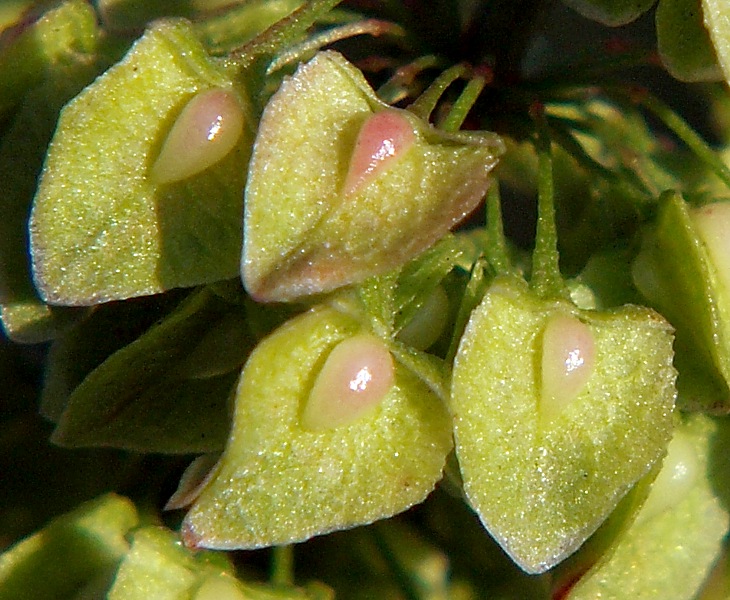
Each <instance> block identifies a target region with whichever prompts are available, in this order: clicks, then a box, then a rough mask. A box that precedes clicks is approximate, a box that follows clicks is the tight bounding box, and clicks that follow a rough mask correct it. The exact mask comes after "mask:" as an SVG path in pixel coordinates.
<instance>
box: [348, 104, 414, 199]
mask: <svg viewBox="0 0 730 600" xmlns="http://www.w3.org/2000/svg"><path fill="white" fill-rule="evenodd" d="M415 140H416V135H415V134H414V133H413V127H412V126H411V123H410V122H409V121H408V119H407V118H406V117H405V116H404V115H403V114H402V113H401V112H399V111H397V110H384V111H381V112H377V113H375V114H373V115H370V116H369V117H368V118H367V119H366V120H365V122H364V123H363V124H362V126H361V127H360V132H359V133H358V135H357V141H356V142H355V149H354V150H353V152H352V156H351V158H350V166H349V168H348V171H347V178H346V179H345V186H344V193H345V195H349V194H353V193H355V192H357V191H358V190H359V189H360V188H361V187H362V186H363V185H366V184H367V182H368V180H370V179H372V178H373V177H375V176H376V175H377V174H378V173H379V172H380V171H382V170H383V169H384V168H385V167H387V166H388V165H390V164H392V162H393V161H395V160H397V159H398V158H400V157H401V156H402V155H403V154H404V153H405V152H407V151H408V149H409V148H410V147H411V146H412V145H413V143H414V142H415Z"/></svg>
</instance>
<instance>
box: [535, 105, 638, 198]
mask: <svg viewBox="0 0 730 600" xmlns="http://www.w3.org/2000/svg"><path fill="white" fill-rule="evenodd" d="M546 122H547V124H548V125H549V128H550V134H551V138H552V139H553V141H554V142H555V143H557V144H559V145H560V146H561V147H562V148H563V149H564V150H565V151H566V152H567V153H568V154H570V155H571V156H572V157H573V158H574V159H575V160H576V162H577V163H578V164H579V165H580V166H581V167H583V168H584V169H585V170H586V171H587V172H588V173H589V174H591V175H594V176H596V177H599V178H601V179H603V180H605V181H606V182H607V183H608V184H610V185H612V186H614V187H616V188H617V189H620V190H622V191H623V193H624V194H626V195H627V196H629V197H635V196H639V197H641V198H642V199H645V200H650V199H651V196H652V195H651V193H650V192H649V190H647V189H646V187H645V186H644V185H643V184H642V182H641V181H640V180H639V178H637V177H636V174H635V173H634V172H633V171H629V172H628V173H624V175H626V176H625V177H620V176H619V175H618V174H617V173H616V172H614V171H612V170H610V169H608V168H606V167H605V166H603V165H602V164H601V163H600V162H598V161H597V160H596V159H594V158H593V157H592V156H591V155H590V154H588V152H586V150H585V148H583V146H582V145H581V144H580V142H578V140H576V138H575V136H574V135H573V133H572V132H571V131H570V130H569V129H568V128H566V127H565V124H564V122H563V121H562V119H557V118H554V117H553V118H550V117H546Z"/></svg>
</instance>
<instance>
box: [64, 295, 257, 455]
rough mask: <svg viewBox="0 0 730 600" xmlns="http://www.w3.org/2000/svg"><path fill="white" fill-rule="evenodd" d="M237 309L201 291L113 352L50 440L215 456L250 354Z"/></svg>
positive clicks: (82, 387)
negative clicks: (212, 453)
mask: <svg viewBox="0 0 730 600" xmlns="http://www.w3.org/2000/svg"><path fill="white" fill-rule="evenodd" d="M239 311H241V307H239V306H235V307H234V306H231V305H229V304H227V303H226V302H224V301H223V300H221V299H220V298H219V297H218V296H216V295H214V294H212V293H211V292H210V291H208V290H206V289H204V290H201V291H198V292H195V293H193V294H192V295H191V296H190V297H189V298H188V299H186V301H185V302H183V303H182V304H181V306H180V307H179V308H178V309H177V310H176V311H175V312H173V313H172V314H171V315H170V316H169V317H168V318H166V319H165V320H164V321H162V322H161V323H160V324H158V325H156V326H154V327H152V328H151V329H150V330H149V331H148V332H146V333H145V334H144V335H142V336H141V337H140V338H139V339H137V340H136V341H134V342H133V343H131V344H129V345H128V346H126V347H124V348H122V349H121V350H119V351H118V352H116V353H114V354H113V355H112V356H110V357H109V358H108V359H107V360H105V361H104V362H103V363H102V364H101V365H100V366H99V367H98V368H96V369H95V370H94V371H92V372H91V373H90V374H89V375H88V376H87V377H86V378H85V379H84V381H83V382H82V383H81V385H79V386H78V387H77V388H76V389H75V390H74V392H73V393H72V394H71V396H70V398H69V399H68V403H67V405H66V407H65V409H64V411H63V413H62V415H61V417H60V420H59V422H58V426H57V429H56V431H55V432H54V434H53V441H54V442H56V443H58V444H61V445H64V446H113V447H117V448H127V449H131V450H136V451H142V452H165V453H196V452H211V451H215V450H220V449H221V448H222V447H223V445H224V443H225V439H226V435H227V432H228V426H229V424H228V413H229V406H228V403H229V397H230V393H231V390H232V389H233V387H234V386H235V382H236V379H237V377H238V372H239V369H240V366H241V365H242V364H243V362H244V360H245V357H246V355H247V353H248V351H249V350H250V348H251V347H252V345H253V343H252V341H251V340H250V337H249V332H248V329H247V327H246V321H245V316H244V315H243V314H242V313H241V312H239Z"/></svg>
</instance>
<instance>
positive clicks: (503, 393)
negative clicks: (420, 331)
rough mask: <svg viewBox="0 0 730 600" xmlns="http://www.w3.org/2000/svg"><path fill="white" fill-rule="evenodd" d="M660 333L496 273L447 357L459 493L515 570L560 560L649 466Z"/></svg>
mask: <svg viewBox="0 0 730 600" xmlns="http://www.w3.org/2000/svg"><path fill="white" fill-rule="evenodd" d="M671 346H672V335H671V328H670V327H669V325H668V324H667V323H666V321H664V320H663V319H662V318H661V317H660V316H659V315H657V314H656V313H654V312H653V311H649V310H647V309H643V308H640V307H631V306H627V307H624V308H622V309H618V310H615V311H613V312H609V313H598V312H590V311H581V310H578V309H577V308H575V307H574V306H573V305H571V304H570V303H568V302H563V301H554V302H548V301H541V300H538V299H537V298H535V297H534V296H533V295H532V294H530V293H529V292H528V291H527V289H526V284H525V283H524V281H522V280H518V279H514V278H498V279H497V280H496V281H495V283H494V284H493V285H492V287H491V288H490V290H489V291H488V292H487V294H486V296H485V297H484V300H483V301H482V303H481V304H480V305H479V307H478V308H477V309H476V310H475V311H474V313H473V315H472V318H471V319H470V322H469V324H468V326H467V328H466V331H465V332H464V336H463V338H462V341H461V344H460V346H459V351H458V353H457V356H456V359H455V361H454V371H453V382H452V390H451V410H452V413H453V416H454V436H455V440H456V453H457V457H458V459H459V466H460V469H461V473H462V476H463V480H464V491H465V493H466V496H467V498H468V500H469V502H470V503H471V505H472V506H473V507H474V509H475V510H476V511H477V513H478V514H479V516H480V518H481V520H482V523H483V524H484V525H485V527H486V528H487V529H488V530H489V532H490V533H491V534H492V536H493V537H494V538H495V539H496V540H497V541H498V542H499V543H500V545H501V546H502V547H503V548H504V550H505V551H506V552H507V553H508V554H509V555H510V556H511V557H512V558H513V559H514V560H515V562H516V563H517V564H518V565H520V566H521V567H522V568H523V569H524V570H525V571H527V572H528V573H540V572H543V571H545V570H547V569H549V568H551V567H553V566H554V565H555V564H557V563H558V562H560V561H561V560H562V559H564V558H565V557H566V556H568V555H570V554H571V553H572V552H574V551H575V550H576V549H577V548H578V547H579V546H580V545H581V544H582V543H583V542H584V541H585V540H586V539H587V538H588V536H589V535H591V534H592V533H593V532H594V531H595V530H596V529H597V528H598V526H599V525H600V524H601V523H602V522H603V520H604V519H605V518H606V517H607V516H608V515H609V514H610V513H611V511H612V510H613V509H614V508H615V506H616V505H617V503H618V502H619V500H620V499H621V498H622V497H623V496H624V494H626V492H627V491H628V490H629V489H630V488H631V486H633V485H634V483H635V482H636V481H638V480H639V479H640V478H641V477H642V476H643V475H645V474H646V473H647V472H648V471H649V469H650V468H651V467H652V465H653V464H654V463H655V462H656V461H657V460H659V459H660V458H661V457H662V456H663V454H664V452H665V449H666V444H667V442H668V441H669V437H670V435H671V430H672V410H673V407H674V396H675V391H674V379H675V371H674V369H673V368H672V364H671V359H672V347H671Z"/></svg>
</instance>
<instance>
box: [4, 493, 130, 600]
mask: <svg viewBox="0 0 730 600" xmlns="http://www.w3.org/2000/svg"><path fill="white" fill-rule="evenodd" d="M137 520H138V519H137V511H136V510H135V508H134V505H133V504H132V503H131V502H130V501H129V500H127V499H126V498H122V497H120V496H117V495H114V494H108V495H106V496H102V497H100V498H97V499H96V500H92V501H90V502H87V503H86V504H83V505H81V506H79V507H78V508H77V509H75V510H74V511H72V512H70V513H67V514H65V515H62V516H60V517H57V518H56V519H54V520H53V521H51V523H50V524H49V525H48V526H46V527H45V528H44V529H42V530H41V531H39V532H38V533H36V534H34V535H32V536H30V537H28V538H26V539H25V540H23V541H21V542H19V543H17V544H16V545H15V546H13V547H11V548H10V549H9V550H7V551H6V552H5V553H3V554H2V555H0V598H2V599H3V600H6V599H7V600H12V599H14V598H73V597H76V596H75V594H81V593H82V592H83V590H84V589H85V588H86V587H87V586H90V587H91V589H96V587H97V586H98V580H101V582H102V583H104V582H106V581H108V580H109V579H111V577H112V576H113V570H114V569H115V568H116V565H117V563H118V562H119V561H120V560H121V558H122V557H123V556H124V554H125V553H126V552H127V550H128V548H129V545H128V543H127V540H126V539H125V536H126V535H127V533H128V532H129V530H130V529H132V528H133V527H135V526H136V525H137Z"/></svg>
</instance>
